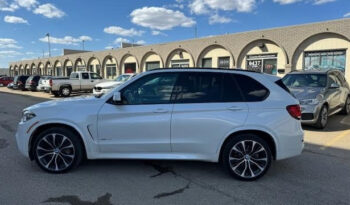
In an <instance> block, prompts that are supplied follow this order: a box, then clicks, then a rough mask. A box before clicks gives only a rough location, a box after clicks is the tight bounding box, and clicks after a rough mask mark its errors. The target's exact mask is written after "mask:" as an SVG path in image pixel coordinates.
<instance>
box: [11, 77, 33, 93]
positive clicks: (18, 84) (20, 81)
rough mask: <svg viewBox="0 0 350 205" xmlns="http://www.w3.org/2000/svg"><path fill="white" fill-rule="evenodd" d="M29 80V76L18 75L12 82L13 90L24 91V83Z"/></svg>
mask: <svg viewBox="0 0 350 205" xmlns="http://www.w3.org/2000/svg"><path fill="white" fill-rule="evenodd" d="M28 78H29V75H19V76H16V77H15V79H14V80H13V89H15V90H22V91H24V90H26V87H25V85H26V81H27V79H28Z"/></svg>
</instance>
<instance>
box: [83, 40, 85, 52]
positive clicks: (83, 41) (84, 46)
mask: <svg viewBox="0 0 350 205" xmlns="http://www.w3.org/2000/svg"><path fill="white" fill-rule="evenodd" d="M83 51H85V40H83Z"/></svg>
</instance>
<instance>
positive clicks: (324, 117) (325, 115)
mask: <svg viewBox="0 0 350 205" xmlns="http://www.w3.org/2000/svg"><path fill="white" fill-rule="evenodd" d="M321 112H322V113H321V124H322V126H326V124H327V120H328V111H327V108H325V107H324V108H323V109H322V111H321Z"/></svg>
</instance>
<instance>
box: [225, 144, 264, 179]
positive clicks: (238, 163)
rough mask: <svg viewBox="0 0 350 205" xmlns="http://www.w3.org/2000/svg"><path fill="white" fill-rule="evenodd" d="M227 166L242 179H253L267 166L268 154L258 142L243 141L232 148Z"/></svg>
mask: <svg viewBox="0 0 350 205" xmlns="http://www.w3.org/2000/svg"><path fill="white" fill-rule="evenodd" d="M229 164H230V167H231V169H232V170H233V171H234V172H235V173H236V174H237V175H239V176H241V177H242V178H246V179H250V178H254V177H257V176H259V175H260V174H262V173H263V172H264V170H265V169H266V167H267V166H268V154H267V151H266V149H265V148H264V147H263V146H262V145H261V144H260V143H259V142H256V141H253V140H243V141H240V142H238V143H236V144H235V145H234V146H233V147H232V149H231V151H230V153H229Z"/></svg>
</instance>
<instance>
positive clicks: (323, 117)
mask: <svg viewBox="0 0 350 205" xmlns="http://www.w3.org/2000/svg"><path fill="white" fill-rule="evenodd" d="M327 123H328V108H327V106H326V105H323V106H322V108H321V110H320V113H319V115H318V119H317V122H316V125H315V126H316V127H317V128H319V129H324V128H325V127H326V126H327Z"/></svg>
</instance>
